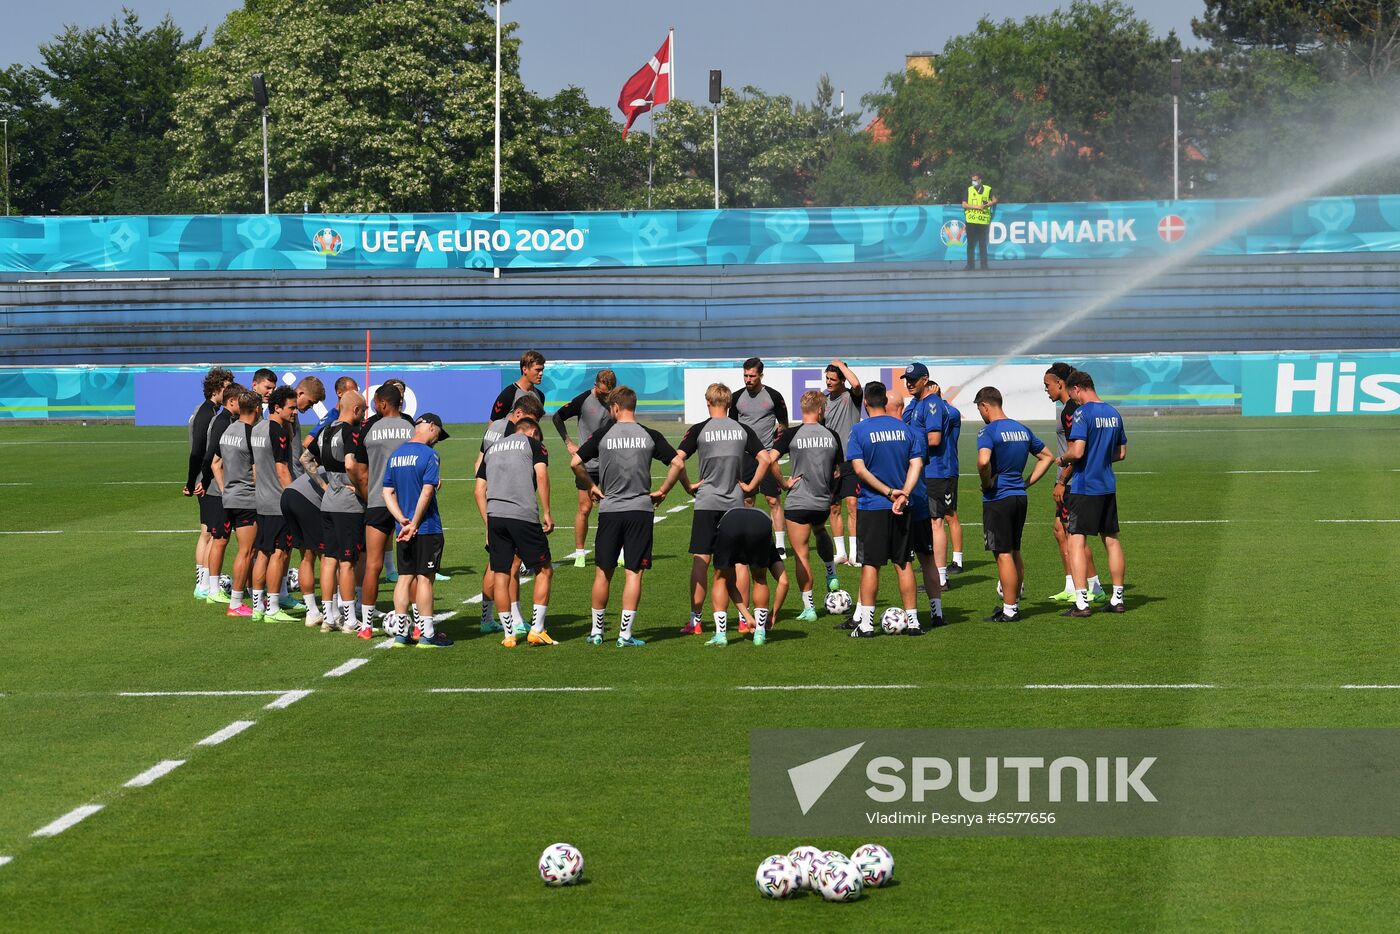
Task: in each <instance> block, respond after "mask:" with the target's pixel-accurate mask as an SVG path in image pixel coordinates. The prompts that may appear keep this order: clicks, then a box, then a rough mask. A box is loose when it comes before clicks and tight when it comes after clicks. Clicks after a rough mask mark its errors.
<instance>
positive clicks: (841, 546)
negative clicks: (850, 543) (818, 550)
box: [828, 535, 846, 567]
mask: <svg viewBox="0 0 1400 934" xmlns="http://www.w3.org/2000/svg"><path fill="white" fill-rule="evenodd" d="M844 557H846V539H845V537H844V536H841V535H837V536H836V560H837V561H840V560H841V559H842V558H844ZM828 567H830V565H828Z"/></svg>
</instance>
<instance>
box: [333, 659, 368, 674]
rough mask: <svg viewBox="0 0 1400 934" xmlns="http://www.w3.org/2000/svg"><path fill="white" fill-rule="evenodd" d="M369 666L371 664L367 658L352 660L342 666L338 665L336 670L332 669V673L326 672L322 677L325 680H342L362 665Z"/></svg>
mask: <svg viewBox="0 0 1400 934" xmlns="http://www.w3.org/2000/svg"><path fill="white" fill-rule="evenodd" d="M368 664H369V659H367V658H352V659H350V660H349V661H347V662H345V663H344V664H342V665H336V666H335V667H334V668H332V669H331V670H330V671H328V672H326V673H325V674H324V675H322V676H321V677H323V678H341V677H344V676H345V675H348V674H349V673H350V672H352V671H354V670H355V669H356V668H359V667H360V666H361V665H368Z"/></svg>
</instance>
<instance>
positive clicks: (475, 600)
mask: <svg viewBox="0 0 1400 934" xmlns="http://www.w3.org/2000/svg"><path fill="white" fill-rule="evenodd" d="M484 596H486V594H482V593H479V594H477V595H476V596H475V597H468V598H467V599H465V600H463V601H462V603H463V604H467V603H480V602H481V598H482V597H484Z"/></svg>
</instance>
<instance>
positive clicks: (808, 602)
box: [802, 590, 816, 610]
mask: <svg viewBox="0 0 1400 934" xmlns="http://www.w3.org/2000/svg"><path fill="white" fill-rule="evenodd" d="M802 609H804V610H814V609H816V604H814V603H813V602H812V591H810V590H804V591H802Z"/></svg>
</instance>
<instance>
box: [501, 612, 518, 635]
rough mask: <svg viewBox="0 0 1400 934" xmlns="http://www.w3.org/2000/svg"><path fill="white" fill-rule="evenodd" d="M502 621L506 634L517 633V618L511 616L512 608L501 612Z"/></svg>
mask: <svg viewBox="0 0 1400 934" xmlns="http://www.w3.org/2000/svg"><path fill="white" fill-rule="evenodd" d="M500 623H501V628H502V629H504V630H505V631H506V635H508V636H513V635H515V620H514V619H512V618H511V615H510V610H506V611H505V612H504V613H502V614H501V619H500Z"/></svg>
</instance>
